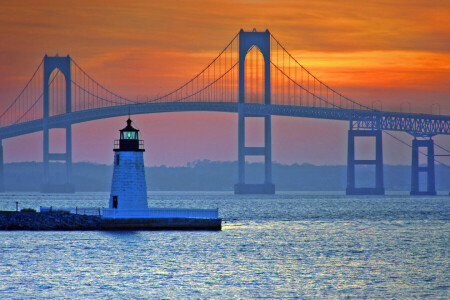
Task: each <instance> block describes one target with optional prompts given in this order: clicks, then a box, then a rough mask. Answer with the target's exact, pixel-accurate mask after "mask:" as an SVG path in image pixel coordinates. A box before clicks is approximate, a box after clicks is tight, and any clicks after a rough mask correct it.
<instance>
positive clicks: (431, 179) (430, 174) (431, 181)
mask: <svg viewBox="0 0 450 300" xmlns="http://www.w3.org/2000/svg"><path fill="white" fill-rule="evenodd" d="M421 147H423V148H426V149H427V164H426V166H419V149H420V148H421ZM421 172H424V173H426V174H427V189H426V191H421V190H420V176H419V174H420V173H421ZM410 194H411V195H436V183H435V170H434V141H433V139H432V138H431V137H430V138H429V139H426V140H418V139H416V138H415V139H414V140H413V142H412V161H411V193H410Z"/></svg>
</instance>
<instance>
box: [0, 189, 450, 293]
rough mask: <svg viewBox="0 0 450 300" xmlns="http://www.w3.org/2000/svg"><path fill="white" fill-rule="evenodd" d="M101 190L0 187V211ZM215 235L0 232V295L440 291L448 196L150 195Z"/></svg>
mask: <svg viewBox="0 0 450 300" xmlns="http://www.w3.org/2000/svg"><path fill="white" fill-rule="evenodd" d="M107 199H108V194H107V193H79V194H78V193H77V194H75V195H41V194H33V193H16V194H2V195H0V209H15V201H19V203H20V207H34V208H37V207H39V205H43V206H50V205H53V206H67V207H69V206H84V207H86V206H105V205H106V204H107ZM149 202H150V205H151V206H155V207H164V206H167V207H202V208H216V207H218V208H219V209H220V215H221V217H223V218H224V219H225V222H224V224H223V230H222V231H221V232H177V231H175V232H164V231H163V232H144V231H136V232H0V253H1V256H0V297H1V298H4V297H12V298H29V297H38V298H49V297H70V298H75V297H77V298H85V297H86V298H111V297H113V298H123V297H125V298H127V297H132V298H148V297H151V298H185V297H189V298H210V297H212V298H254V297H269V298H273V297H300V298H336V297H338V298H345V297H356V298H366V297H368V298H411V297H427V296H430V297H433V298H449V289H450V287H449V282H450V275H449V274H450V272H449V271H450V270H449V269H450V266H449V249H450V238H449V237H450V234H449V233H450V225H449V219H450V199H449V197H448V196H447V197H445V196H439V197H429V198H427V197H414V198H410V197H407V196H399V195H392V196H385V197H346V196H342V195H337V196H336V195H334V194H332V193H328V194H304V193H280V194H279V195H275V196H263V197H261V196H245V197H242V196H235V195H232V194H229V193H151V194H149Z"/></svg>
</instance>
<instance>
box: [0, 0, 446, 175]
mask: <svg viewBox="0 0 450 300" xmlns="http://www.w3.org/2000/svg"><path fill="white" fill-rule="evenodd" d="M0 7H1V9H0V111H3V110H4V109H5V108H6V107H7V106H8V105H9V104H10V103H11V102H12V101H13V99H14V98H15V96H16V95H17V94H18V93H19V92H20V90H21V89H22V88H23V87H24V85H25V84H26V81H27V80H28V79H29V77H30V76H31V74H32V73H33V72H34V70H35V69H36V67H37V65H38V64H39V62H40V61H41V60H42V57H43V56H44V55H45V54H48V55H56V54H58V55H67V54H69V55H70V56H71V57H72V58H73V59H74V60H75V61H76V62H77V63H78V64H79V65H80V66H81V67H82V68H83V69H84V70H86V71H87V72H88V73H89V74H90V75H91V76H92V77H93V78H94V79H96V80H97V81H98V82H100V83H102V85H104V86H106V87H108V88H109V89H111V90H113V91H115V92H116V93H118V94H120V95H123V96H125V97H128V98H132V99H135V98H136V97H138V96H147V95H157V94H163V93H165V92H168V91H171V90H173V89H175V88H177V87H178V86H180V85H182V84H183V83H184V82H186V81H187V80H189V79H190V78H192V77H193V76H195V75H196V74H197V73H198V72H199V71H200V70H202V69H203V68H204V67H205V66H206V65H207V64H208V63H209V62H210V61H211V60H212V59H213V58H214V57H215V56H216V55H217V54H218V53H219V52H220V50H222V49H223V48H224V46H225V45H226V44H227V43H228V42H229V41H230V40H231V39H232V38H233V37H234V36H235V35H236V33H237V32H238V31H239V30H240V29H241V28H243V29H244V30H248V31H250V30H252V29H253V28H256V29H257V30H258V31H263V30H265V29H269V30H270V31H271V33H272V34H273V35H274V36H275V37H276V38H277V39H278V40H279V41H280V42H281V43H282V44H283V45H284V46H285V47H286V48H287V49H288V51H289V52H290V53H292V54H293V55H294V57H296V58H297V59H298V60H299V61H300V62H301V63H302V64H303V65H304V66H305V67H307V68H308V69H309V70H310V71H311V72H312V73H313V74H315V75H317V77H318V78H320V79H321V80H322V81H324V82H325V83H327V84H328V85H330V86H331V87H333V88H334V89H336V90H338V91H341V92H342V93H344V94H345V95H346V96H348V97H350V98H352V99H355V100H357V101H358V102H361V103H363V104H366V105H369V106H371V105H380V103H381V105H382V107H383V108H385V109H390V110H397V111H399V110H400V109H402V110H406V109H409V107H411V111H413V112H422V113H430V112H432V113H440V114H446V115H450V21H449V18H448V16H449V15H450V2H449V1H439V0H436V1H415V0H408V1H406V0H398V1H380V0H377V1H333V0H330V1H328V0H317V1H302V0H295V1H287V0H280V1H264V0H262V1H261V0H260V1H256V0H255V1H253V0H248V1H236V0H230V1H216V0H208V1H206V0H205V1H183V0H177V1H170V0H169V1H94V0H90V1H85V0H79V1H4V0H0ZM125 119H126V118H124V117H122V118H113V119H107V120H100V121H94V122H87V123H83V124H77V125H74V126H73V131H74V133H73V143H74V149H73V158H74V161H91V162H97V163H112V159H113V154H112V145H113V140H114V139H115V138H117V136H118V131H117V130H118V129H120V128H122V127H124V124H125ZM133 119H134V121H135V124H136V126H137V127H138V128H139V129H140V130H141V132H142V137H143V138H144V139H145V145H146V149H147V151H146V154H145V161H146V164H147V165H162V164H165V165H169V166H175V165H185V164H186V163H187V162H190V161H195V160H201V159H210V160H222V161H229V160H236V159H237V115H235V114H226V113H212V112H211V113H199V112H198V113H197V112H194V113H192V112H191V113H164V114H155V115H140V116H136V117H134V118H133ZM252 122H253V121H252ZM254 123H257V121H254ZM249 127H250V128H249V131H248V132H249V133H250V137H249V141H248V142H249V143H250V144H254V145H257V144H258V143H261V141H262V134H260V133H261V130H260V129H261V128H260V124H249ZM347 130H348V123H346V122H339V121H326V120H313V119H300V118H289V117H274V118H273V130H272V132H273V136H272V139H273V159H274V160H275V161H278V162H281V163H288V164H291V163H312V164H319V165H322V164H345V163H346V157H347V156H346V153H347ZM396 135H397V136H399V137H400V138H402V139H404V140H405V141H408V142H410V141H411V137H409V136H408V135H406V134H401V133H397V134H396ZM62 138H63V134H62V133H61V132H60V131H58V130H53V131H52V133H51V139H52V141H53V142H52V144H51V149H52V150H53V151H55V152H57V151H63V150H64V147H63V144H64V143H63V142H62ZM436 141H437V142H438V143H439V144H441V145H443V146H446V147H447V148H450V138H449V137H448V136H447V137H445V136H444V137H443V136H441V137H437V138H436ZM383 143H384V145H383V146H384V158H385V162H386V163H390V164H409V163H410V160H411V154H410V149H408V148H407V147H406V146H404V145H401V144H399V143H398V142H396V141H395V140H392V139H391V138H390V137H389V136H385V137H384V140H383ZM371 145H372V144H371V142H367V141H365V142H361V145H358V148H357V149H360V152H359V153H362V155H365V156H367V157H370V156H371V155H373V151H372V149H371V148H372V147H371ZM3 146H4V152H5V153H4V155H5V161H6V162H12V161H28V160H36V161H40V160H41V159H42V133H36V134H30V135H26V136H22V137H17V138H13V139H7V140H5V141H3ZM440 159H441V160H443V161H447V163H450V159H448V158H440Z"/></svg>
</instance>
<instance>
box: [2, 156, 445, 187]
mask: <svg viewBox="0 0 450 300" xmlns="http://www.w3.org/2000/svg"><path fill="white" fill-rule="evenodd" d="M247 165H248V166H247V174H246V175H247V179H248V181H249V182H252V181H253V182H261V181H262V180H263V177H262V174H263V170H264V165H263V164H262V163H248V164H247ZM42 167H43V166H42V163H41V162H16V163H7V164H5V170H4V174H5V188H6V192H38V191H39V190H40V183H41V178H42ZM51 170H52V172H51V174H52V176H53V177H52V178H51V180H52V181H56V182H58V181H61V180H64V178H65V167H64V165H63V164H61V163H52V164H51ZM145 172H146V179H147V187H148V189H149V190H150V191H223V192H227V191H232V190H233V186H234V184H235V183H236V182H237V162H219V161H209V160H202V161H196V162H193V163H189V164H188V166H180V167H167V166H158V167H146V170H145ZM346 172H347V167H346V166H345V165H340V166H316V165H311V164H301V165H299V164H292V165H283V164H279V163H276V162H274V163H273V182H274V183H275V185H276V190H277V191H299V192H308V191H309V192H316V191H330V192H331V191H342V192H343V191H345V188H346V184H347V173H346ZM410 172H411V170H410V166H404V165H398V166H393V165H384V183H385V189H386V191H409V190H410V184H411V182H410V181H411V173H410ZM373 173H374V170H373V169H370V167H362V168H361V169H357V174H358V176H357V178H358V179H357V184H359V185H361V186H368V185H370V184H371V183H372V181H373ZM73 178H74V184H75V190H76V191H77V192H108V191H109V190H110V187H111V179H112V165H104V164H95V163H87V162H79V163H74V164H73ZM448 178H450V168H446V167H444V166H441V165H438V164H436V190H437V191H439V192H440V193H443V192H446V191H447V192H448V191H449V190H450V180H448Z"/></svg>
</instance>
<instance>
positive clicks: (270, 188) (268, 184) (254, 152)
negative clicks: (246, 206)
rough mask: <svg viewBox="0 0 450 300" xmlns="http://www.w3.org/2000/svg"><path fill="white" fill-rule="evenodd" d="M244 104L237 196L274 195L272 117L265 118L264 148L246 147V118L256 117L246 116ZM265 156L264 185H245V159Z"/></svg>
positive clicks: (241, 114)
mask: <svg viewBox="0 0 450 300" xmlns="http://www.w3.org/2000/svg"><path fill="white" fill-rule="evenodd" d="M243 110H244V108H243V105H242V104H239V116H238V118H239V120H238V131H239V132H238V165H239V167H238V169H239V176H238V183H237V184H235V186H234V193H235V194H274V193H275V185H274V184H273V183H272V145H271V138H272V136H271V132H272V131H271V119H270V116H263V117H262V118H264V147H246V146H245V118H246V117H256V116H246V115H245V113H244V112H243ZM246 156H264V166H265V169H264V175H265V180H264V183H262V184H249V183H245V157H246Z"/></svg>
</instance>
